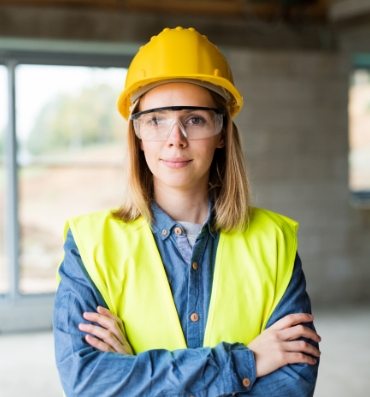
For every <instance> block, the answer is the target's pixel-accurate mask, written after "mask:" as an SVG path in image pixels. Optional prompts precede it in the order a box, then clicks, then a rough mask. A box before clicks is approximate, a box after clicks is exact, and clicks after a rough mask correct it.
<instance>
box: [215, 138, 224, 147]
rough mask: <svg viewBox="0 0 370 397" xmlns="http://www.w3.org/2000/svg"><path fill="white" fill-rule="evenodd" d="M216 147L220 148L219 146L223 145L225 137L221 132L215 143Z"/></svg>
mask: <svg viewBox="0 0 370 397" xmlns="http://www.w3.org/2000/svg"><path fill="white" fill-rule="evenodd" d="M216 147H217V149H221V148H223V147H225V138H224V134H222V135H221V136H220V140H219V141H218V144H217V146H216Z"/></svg>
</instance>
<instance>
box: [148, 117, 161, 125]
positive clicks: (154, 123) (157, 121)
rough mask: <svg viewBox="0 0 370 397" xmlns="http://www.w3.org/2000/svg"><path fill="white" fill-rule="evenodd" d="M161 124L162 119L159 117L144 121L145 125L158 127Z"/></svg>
mask: <svg viewBox="0 0 370 397" xmlns="http://www.w3.org/2000/svg"><path fill="white" fill-rule="evenodd" d="M159 123H160V118H158V117H157V116H150V117H146V118H145V119H144V125H147V126H151V127H156V126H158V124H159Z"/></svg>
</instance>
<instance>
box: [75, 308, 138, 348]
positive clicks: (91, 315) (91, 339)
mask: <svg viewBox="0 0 370 397" xmlns="http://www.w3.org/2000/svg"><path fill="white" fill-rule="evenodd" d="M96 310H97V313H96V312H85V313H84V314H83V317H84V319H85V320H87V321H90V322H92V323H95V324H84V323H81V324H79V326H78V328H79V329H80V331H82V332H86V333H88V335H86V337H85V339H86V342H87V343H88V344H89V345H91V346H92V347H95V349H98V350H100V351H102V352H117V353H122V354H133V351H132V348H131V346H130V344H129V343H128V341H127V339H126V333H125V330H124V327H123V323H122V321H121V320H120V319H119V318H118V317H117V316H115V315H114V314H112V313H111V312H110V311H109V310H108V309H106V308H104V307H102V306H98V307H97V309H96ZM96 324H97V325H96Z"/></svg>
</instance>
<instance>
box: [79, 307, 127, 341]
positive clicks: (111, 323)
mask: <svg viewBox="0 0 370 397" xmlns="http://www.w3.org/2000/svg"><path fill="white" fill-rule="evenodd" d="M83 317H84V319H85V320H87V321H91V322H93V323H96V324H99V325H100V326H101V327H103V328H105V329H107V330H109V331H110V332H111V333H113V334H114V335H115V336H116V337H117V338H118V340H120V341H121V342H123V336H124V335H122V330H121V329H120V327H119V325H118V324H117V322H116V320H115V319H114V318H112V317H107V316H106V315H103V314H100V313H94V312H85V313H84V314H83Z"/></svg>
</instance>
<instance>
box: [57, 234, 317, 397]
mask: <svg viewBox="0 0 370 397" xmlns="http://www.w3.org/2000/svg"><path fill="white" fill-rule="evenodd" d="M71 239H72V240H71ZM60 272H61V277H62V278H61V283H60V286H59V289H58V292H57V297H56V303H55V312H54V332H55V344H56V359H57V365H58V369H59V373H60V376H61V380H62V383H63V387H64V390H65V392H66V395H67V396H68V397H72V396H77V395H78V396H81V397H83V396H96V395H100V396H113V395H114V396H126V395H130V396H133V397H134V396H153V397H154V396H166V397H167V396H189V395H195V396H197V397H198V396H201V397H203V396H204V397H215V396H221V395H231V394H233V393H237V394H239V393H240V395H248V396H266V395H268V394H270V395H271V396H273V397H278V396H284V397H286V396H303V397H306V396H307V397H308V396H312V394H313V391H314V387H315V382H316V375H317V367H318V357H319V355H320V352H319V350H318V346H317V343H318V342H319V341H320V337H319V336H318V335H317V333H316V332H315V331H314V329H313V326H312V320H313V318H312V316H311V315H310V314H309V312H310V304H309V300H308V297H307V294H306V292H305V282H304V276H303V273H302V270H301V268H300V263H298V264H297V266H296V269H295V275H294V280H293V279H292V281H291V285H290V286H289V287H288V290H287V292H286V294H285V296H284V297H283V299H282V302H281V303H280V304H279V306H278V307H277V309H276V310H275V312H274V313H273V315H272V317H271V319H270V321H269V324H268V327H267V328H266V330H265V331H264V332H262V333H261V334H260V335H259V336H258V337H257V338H256V339H255V340H253V341H252V342H251V343H250V344H249V346H244V345H241V344H234V345H230V344H227V343H221V344H219V345H217V346H216V347H214V348H212V349H209V348H196V349H183V350H177V351H174V352H170V351H166V350H151V351H148V352H144V353H140V354H137V355H134V354H132V349H131V347H130V345H129V343H128V341H127V340H126V338H125V333H124V328H123V326H122V323H121V321H120V320H119V319H118V318H117V317H116V316H114V315H113V314H112V313H110V312H109V311H108V310H107V309H105V308H104V306H105V302H104V301H103V299H102V297H101V296H100V294H99V292H98V291H97V290H96V289H95V288H94V286H93V284H92V283H91V280H90V279H89V278H88V276H87V274H86V273H85V271H84V267H83V264H82V262H81V258H80V257H79V254H78V251H77V248H76V246H75V245H74V242H73V238H72V237H71V236H69V242H68V241H67V244H66V256H65V261H64V263H63V264H62V266H61V269H60ZM293 281H294V282H293ZM306 312H307V313H306ZM301 338H303V339H301ZM245 379H248V380H249V384H248V385H246V384H245V383H243V380H245Z"/></svg>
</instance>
